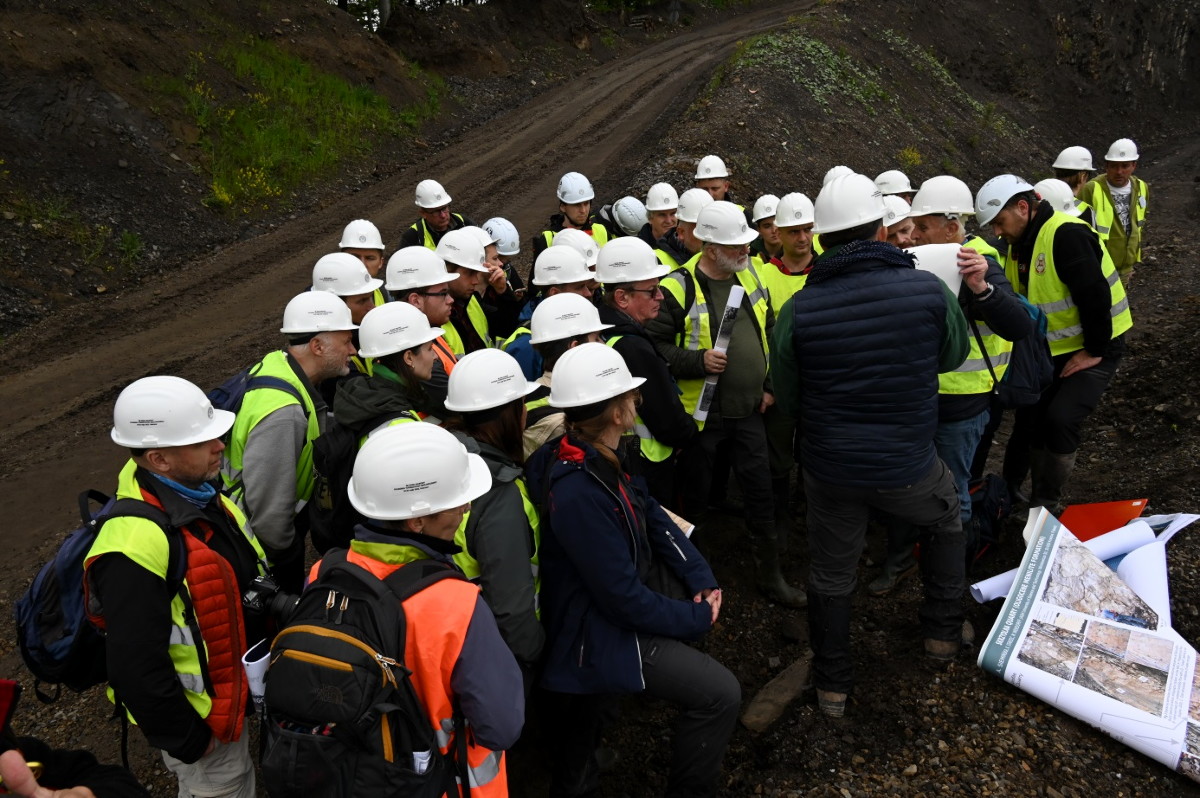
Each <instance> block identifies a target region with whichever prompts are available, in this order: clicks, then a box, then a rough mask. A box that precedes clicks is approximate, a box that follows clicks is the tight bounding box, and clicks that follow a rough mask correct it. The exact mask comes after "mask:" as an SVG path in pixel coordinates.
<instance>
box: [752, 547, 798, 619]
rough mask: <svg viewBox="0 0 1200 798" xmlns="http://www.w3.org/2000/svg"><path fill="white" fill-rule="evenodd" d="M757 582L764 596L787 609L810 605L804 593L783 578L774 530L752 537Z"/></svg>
mask: <svg viewBox="0 0 1200 798" xmlns="http://www.w3.org/2000/svg"><path fill="white" fill-rule="evenodd" d="M751 545H752V547H753V551H754V569H755V575H754V578H755V581H756V583H757V584H758V589H759V590H760V591H761V592H762V594H763V595H764V596H766V597H767V598H769V599H770V600H771V601H774V602H775V603H776V604H782V605H783V606H785V607H792V608H795V609H799V608H801V607H804V606H806V605H807V604H808V598H807V597H806V596H805V595H804V591H802V590H797V589H796V588H794V587H792V586H791V585H789V584H788V583H787V582H786V581H785V580H784V578H783V572H782V571H780V569H779V546H778V544H777V542H776V539H775V530H774V528H772V529H770V530H762V531H760V532H759V533H758V534H755V535H752V544H751Z"/></svg>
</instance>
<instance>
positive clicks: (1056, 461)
mask: <svg viewBox="0 0 1200 798" xmlns="http://www.w3.org/2000/svg"><path fill="white" fill-rule="evenodd" d="M1076 454H1077V452H1068V453H1067V454H1057V453H1055V452H1050V451H1044V452H1041V455H1042V457H1041V462H1040V464H1039V467H1038V468H1036V469H1034V472H1033V486H1032V488H1031V489H1030V496H1029V506H1030V507H1045V508H1046V509H1047V510H1049V511H1050V512H1052V513H1055V514H1058V513H1059V512H1061V511H1062V505H1061V503H1060V502H1059V499H1060V498H1062V492H1063V487H1064V486H1065V485H1066V484H1067V480H1068V479H1069V478H1070V477H1071V472H1072V471H1073V470H1074V469H1075V455H1076Z"/></svg>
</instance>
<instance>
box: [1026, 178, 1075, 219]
mask: <svg viewBox="0 0 1200 798" xmlns="http://www.w3.org/2000/svg"><path fill="white" fill-rule="evenodd" d="M1033 190H1034V191H1036V192H1037V193H1038V196H1039V197H1041V198H1042V199H1044V200H1046V202H1049V203H1050V204H1051V205H1053V206H1054V210H1056V211H1061V212H1063V213H1068V214H1070V215H1071V216H1078V215H1079V214H1081V213H1083V210H1082V209H1081V208H1080V207H1079V203H1078V201H1076V199H1075V192H1074V191H1072V190H1071V187H1070V186H1068V185H1067V184H1066V183H1064V182H1063V181H1061V180H1056V179H1055V178H1053V177H1051V178H1047V179H1045V180H1040V181H1038V182H1037V183H1034V184H1033Z"/></svg>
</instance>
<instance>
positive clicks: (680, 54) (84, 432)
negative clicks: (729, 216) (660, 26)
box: [0, 3, 815, 579]
mask: <svg viewBox="0 0 1200 798" xmlns="http://www.w3.org/2000/svg"><path fill="white" fill-rule="evenodd" d="M812 5H815V3H802V4H782V5H777V6H771V7H766V8H759V9H756V10H753V11H751V12H748V13H744V14H738V15H736V16H732V17H730V18H729V19H726V20H724V21H722V22H721V23H719V24H716V25H712V26H709V27H706V28H704V29H701V30H696V31H691V32H687V33H684V34H681V35H679V36H676V37H673V38H671V39H666V40H664V41H660V42H657V43H655V44H653V45H652V46H649V47H647V48H645V49H644V50H642V51H641V52H638V53H635V54H633V55H630V56H626V57H623V58H620V59H617V60H615V61H613V62H610V63H608V64H605V65H601V66H599V67H595V68H593V69H591V70H589V71H587V72H585V73H583V74H582V75H580V76H579V77H578V78H576V79H574V80H572V81H569V82H567V83H563V84H561V85H559V86H557V87H555V88H552V89H550V90H548V91H546V92H544V93H542V94H541V95H539V96H538V97H536V98H534V99H532V100H531V101H529V102H527V103H524V104H523V105H521V106H518V107H516V108H514V109H512V110H511V111H509V112H507V113H506V114H504V115H502V116H500V117H497V118H496V119H494V120H492V121H491V122H489V123H486V124H484V125H482V126H480V127H478V128H475V129H473V130H470V131H468V132H466V133H465V134H463V135H461V136H459V137H458V138H457V139H456V140H454V141H452V142H450V143H448V144H447V145H445V146H443V147H442V148H441V149H440V150H438V151H436V152H432V153H429V154H428V155H426V156H425V157H423V158H422V159H420V160H419V161H417V162H416V163H414V165H413V166H410V167H408V168H406V169H404V170H403V171H402V172H400V173H399V174H397V175H394V176H392V177H390V178H388V179H387V180H384V181H382V182H380V183H378V184H376V185H374V186H372V187H370V188H368V189H366V190H364V191H362V192H359V193H357V194H354V195H351V196H349V197H346V198H344V199H343V200H342V201H339V202H337V203H334V204H331V205H330V206H329V207H326V208H324V209H322V210H320V211H317V212H314V213H310V214H307V215H305V216H302V217H299V218H297V219H295V220H293V221H291V222H288V223H287V224H284V225H281V226H280V227H278V228H277V229H275V230H272V231H271V232H269V233H266V234H263V235H261V236H258V237H256V238H254V239H251V240H249V241H246V242H242V243H239V244H236V245H233V246H230V247H227V248H225V249H224V250H222V251H220V252H218V253H216V254H214V255H212V256H209V257H207V258H201V259H198V260H196V261H194V262H192V263H190V264H188V265H187V266H185V267H183V268H181V269H180V270H179V271H178V272H177V273H175V274H172V275H169V276H167V277H164V278H162V279H160V280H159V281H157V282H154V283H149V284H146V285H144V286H141V287H138V288H137V289H135V290H132V291H129V292H126V293H124V294H122V295H119V296H115V297H113V298H111V299H107V298H102V299H96V300H93V301H91V302H88V303H84V304H81V305H78V306H75V307H71V308H66V309H64V310H63V311H61V312H59V313H57V314H55V315H54V316H52V317H51V318H49V319H46V320H44V321H42V322H41V323H39V324H38V325H35V326H34V327H32V328H29V329H28V330H25V331H22V332H21V333H19V334H18V335H15V336H13V338H12V339H10V341H9V342H8V344H9V345H8V346H7V347H5V351H4V352H2V353H0V371H2V372H3V373H4V374H5V377H4V380H3V381H2V382H0V452H3V454H0V476H3V477H4V479H5V482H6V488H5V491H4V493H3V496H0V517H3V518H5V519H9V520H10V523H6V524H4V525H3V526H2V527H0V545H4V546H5V547H6V548H8V549H9V551H10V553H12V552H13V547H16V548H17V549H19V550H27V549H30V548H32V547H34V546H37V545H38V544H39V543H41V542H42V541H44V540H46V539H47V536H50V537H56V536H57V533H58V532H59V531H61V530H63V529H65V528H67V526H68V524H69V522H70V519H71V517H72V512H71V508H70V506H69V505H71V502H70V501H69V500H67V499H66V498H65V497H66V496H68V495H71V494H72V491H75V490H80V489H82V488H83V487H93V486H94V487H101V488H103V487H104V486H107V485H108V484H109V483H110V482H111V481H112V479H113V473H114V470H115V468H116V467H117V466H118V465H119V463H120V461H121V460H122V459H123V455H122V453H121V452H120V451H119V450H117V449H116V448H115V447H113V446H112V445H111V444H110V443H109V442H108V440H107V434H106V432H107V428H108V426H109V425H110V413H111V406H112V401H113V400H114V399H115V398H116V395H117V394H118V393H119V392H120V390H121V388H122V387H124V386H125V385H126V384H128V383H129V382H131V381H132V380H134V379H137V378H138V377H141V376H145V375H148V374H155V373H176V374H180V375H181V376H185V377H187V378H189V379H192V380H193V381H195V382H197V383H198V384H200V385H202V386H204V387H208V386H209V385H211V384H215V383H216V382H218V381H220V380H221V379H223V378H224V377H225V376H227V375H228V374H231V373H233V372H234V371H236V370H237V369H238V368H240V367H242V366H244V365H245V364H247V363H250V362H253V361H254V360H256V359H257V358H258V357H260V356H261V354H262V353H263V352H264V351H266V350H267V349H269V348H270V347H271V346H274V345H275V342H276V340H277V337H276V330H277V327H278V317H279V314H280V313H281V312H282V308H283V306H284V304H285V303H286V301H287V300H288V299H289V298H290V297H291V296H293V295H295V294H296V293H297V292H299V291H300V290H302V289H303V288H304V287H305V286H306V285H307V283H308V275H309V271H310V269H311V267H312V264H313V263H314V262H315V261H316V259H317V258H318V257H320V256H321V255H323V254H325V253H326V252H329V251H331V250H332V249H333V246H332V244H333V242H336V241H337V237H338V236H339V235H340V233H341V229H342V227H343V226H344V225H345V223H346V222H347V221H349V220H350V219H354V218H359V217H366V218H370V219H372V220H373V221H374V222H375V223H376V224H377V225H378V226H379V228H380V230H381V231H382V232H383V234H384V241H385V242H394V241H395V240H396V239H397V238H398V237H399V233H400V232H401V231H402V230H403V229H404V227H405V226H407V225H408V224H410V223H411V222H412V220H413V219H414V218H415V216H416V215H415V212H414V209H413V206H412V204H411V200H410V199H409V198H410V197H411V196H412V190H413V186H414V185H416V183H417V182H418V181H419V180H420V179H422V178H424V177H429V176H432V177H435V178H437V179H438V180H440V181H441V182H442V183H443V184H444V185H446V186H448V187H450V188H451V190H452V195H453V196H454V203H455V205H456V206H457V207H459V208H462V209H465V210H468V211H469V212H470V213H471V214H472V215H473V216H477V217H478V221H482V220H483V219H485V218H487V217H488V216H490V215H500V214H502V215H505V216H507V217H508V218H510V219H512V220H513V221H514V222H515V223H516V224H517V226H518V229H520V230H521V231H523V232H522V237H523V239H525V240H526V241H528V239H529V238H530V236H531V235H532V234H533V233H534V232H536V230H538V229H540V225H541V224H542V223H543V222H544V220H545V218H546V217H547V216H548V215H549V212H550V211H552V210H553V208H554V206H553V197H554V188H555V185H556V183H557V180H558V177H559V176H560V175H561V174H562V173H563V172H565V171H568V170H575V171H581V172H583V173H584V174H587V175H588V176H589V177H591V178H592V180H593V181H594V182H595V183H596V184H597V185H598V186H599V187H600V188H608V189H610V190H611V191H618V190H623V188H624V186H625V185H626V182H625V180H626V178H627V177H629V176H631V175H632V174H633V173H634V172H635V171H636V170H637V168H638V167H639V166H640V165H641V163H642V161H644V160H645V159H646V158H649V157H652V155H653V145H654V142H655V140H656V139H657V135H656V131H657V130H658V129H659V127H660V126H661V125H664V124H668V123H669V122H667V121H666V120H671V119H674V118H677V117H678V114H679V113H681V112H682V110H683V109H685V108H686V107H687V105H688V104H689V103H690V102H691V101H692V100H693V99H694V98H695V97H696V96H697V94H698V93H699V91H700V90H701V89H702V88H703V86H704V85H705V84H706V83H707V81H708V79H709V76H710V74H711V72H712V70H713V69H715V68H716V67H717V66H718V65H719V64H720V63H721V62H722V61H723V60H724V59H725V58H727V57H728V55H729V54H730V52H731V51H732V49H733V47H734V46H735V45H736V43H737V42H738V41H739V40H740V39H742V38H745V37H747V36H751V35H754V34H756V33H761V32H763V31H766V30H769V29H771V28H773V27H776V26H778V25H780V24H782V23H784V22H786V21H787V19H788V18H789V17H791V16H793V15H795V14H797V13H801V12H803V11H804V10H806V9H807V8H809V7H811V6H812ZM605 195H606V192H604V191H601V193H600V196H602V197H603V196H605ZM613 198H615V196H614V197H613ZM526 246H528V245H527V244H526ZM47 485H52V486H53V489H52V493H51V495H50V496H47V495H45V494H46V486H47ZM23 570H24V569H17V571H18V574H16V575H17V576H18V578H21V579H23V578H24V573H23Z"/></svg>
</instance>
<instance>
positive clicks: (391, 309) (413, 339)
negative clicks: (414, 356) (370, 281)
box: [358, 302, 444, 357]
mask: <svg viewBox="0 0 1200 798" xmlns="http://www.w3.org/2000/svg"><path fill="white" fill-rule="evenodd" d="M443 332H444V331H443V330H442V328H441V327H430V326H429V319H427V318H425V314H424V313H422V312H421V311H419V310H417V308H416V307H415V306H414V305H410V304H409V303H407V302H388V303H386V304H383V305H380V306H379V307H377V308H371V309H370V310H369V311H367V315H366V316H363V320H362V324H360V325H359V328H358V354H359V355H361V356H362V357H383V356H385V355H392V354H395V353H396V352H403V351H404V350H406V349H412V348H413V347H414V346H420V345H421V344H425V343H429V342H430V341H432V340H434V339H436V338H437V337H438V336H440V335H441V334H442V333H443Z"/></svg>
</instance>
